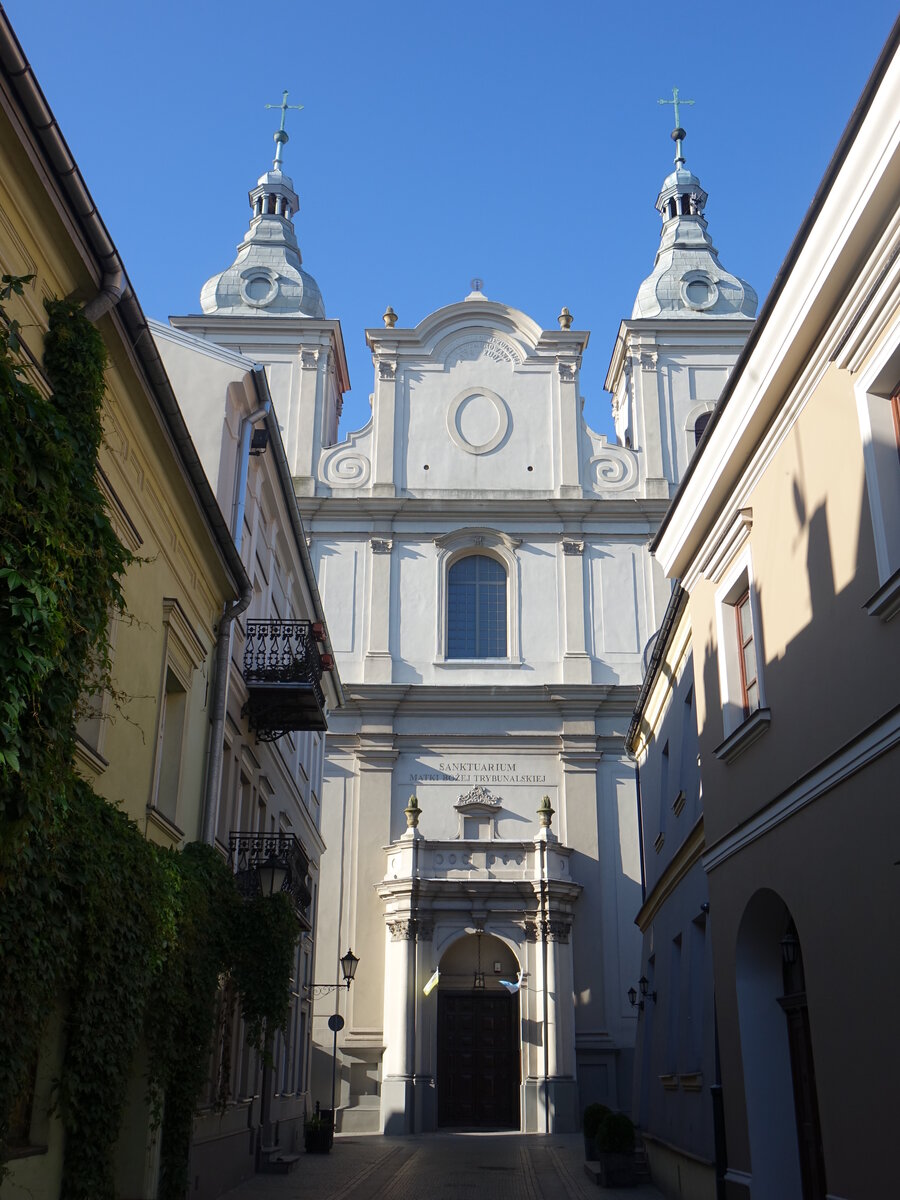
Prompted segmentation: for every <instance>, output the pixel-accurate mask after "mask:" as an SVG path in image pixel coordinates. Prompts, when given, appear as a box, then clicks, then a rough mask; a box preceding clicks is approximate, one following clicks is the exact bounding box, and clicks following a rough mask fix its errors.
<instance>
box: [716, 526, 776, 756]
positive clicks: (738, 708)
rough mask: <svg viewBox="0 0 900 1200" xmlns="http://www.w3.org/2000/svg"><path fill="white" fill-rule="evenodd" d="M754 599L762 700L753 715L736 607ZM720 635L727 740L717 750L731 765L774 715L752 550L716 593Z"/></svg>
mask: <svg viewBox="0 0 900 1200" xmlns="http://www.w3.org/2000/svg"><path fill="white" fill-rule="evenodd" d="M747 593H749V596H750V620H751V623H752V627H753V653H754V657H755V659H756V680H757V691H758V696H759V701H758V704H757V707H756V708H755V709H753V711H752V712H749V713H748V712H747V711H746V710H745V708H744V686H743V673H742V670H741V647H740V646H739V644H738V623H737V612H736V604H737V601H738V600H740V599H742V598H743V596H744V595H745V594H747ZM715 605H716V635H717V639H718V654H717V658H718V668H719V695H720V698H721V702H722V729H723V733H724V740H723V742H722V743H721V745H719V746H717V747H716V750H715V754H716V757H717V758H720V759H723V760H724V761H725V762H731V761H732V760H733V759H734V758H736V757H737V755H738V754H740V753H741V751H742V750H744V749H746V747H747V746H749V745H750V743H751V742H754V741H756V739H757V738H758V737H760V736H761V735H762V734H763V733H764V732H765V731H766V729H767V728H768V726H769V722H770V720H771V713H770V711H769V708H768V705H767V704H766V690H765V689H766V684H765V672H764V670H763V667H764V656H763V652H762V621H761V620H760V613H759V600H758V597H757V590H756V586H755V583H754V579H753V561H752V558H751V556H750V550H749V548H748V549H747V550H745V551H744V552H743V553H742V554H740V555H739V556H738V558H736V559H735V561H734V562H733V563H732V565H731V567H730V568H729V569H728V571H727V572H726V573H725V575H724V576H723V578H722V582H721V584H720V585H719V588H718V590H717V591H716V597H715Z"/></svg>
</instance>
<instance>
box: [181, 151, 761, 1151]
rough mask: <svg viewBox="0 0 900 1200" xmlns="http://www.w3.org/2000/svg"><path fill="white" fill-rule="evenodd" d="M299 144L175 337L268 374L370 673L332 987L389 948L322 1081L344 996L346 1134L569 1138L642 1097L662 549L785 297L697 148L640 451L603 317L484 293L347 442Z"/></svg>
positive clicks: (672, 188)
mask: <svg viewBox="0 0 900 1200" xmlns="http://www.w3.org/2000/svg"><path fill="white" fill-rule="evenodd" d="M676 133H680V135H681V137H683V136H684V135H683V131H678V130H676ZM285 136H286V135H283V134H280V135H276V140H278V139H279V138H280V139H281V140H280V141H279V147H278V158H277V159H276V164H275V169H274V170H272V171H269V172H267V173H266V174H264V175H263V176H262V177H261V179H260V180H259V183H258V185H257V186H256V188H254V189H253V191H252V192H251V193H250V202H251V210H252V217H251V221H250V227H249V230H248V232H247V234H246V235H245V238H244V241H243V243H242V244H241V246H240V247H239V251H238V256H237V259H236V261H235V262H234V264H233V265H232V266H231V267H229V268H228V269H227V270H226V271H224V272H223V273H222V274H220V275H218V276H215V277H214V278H213V279H211V280H210V281H209V282H208V283H207V284H206V286H205V287H204V288H203V292H202V298H201V307H202V314H201V315H197V316H191V317H180V318H173V324H175V325H176V326H177V327H178V328H180V329H184V330H186V331H189V332H190V333H193V334H195V335H198V336H200V337H205V338H210V339H213V340H215V341H217V342H219V343H221V344H223V345H226V346H229V347H231V348H232V349H238V350H240V352H241V353H243V354H245V355H247V356H249V357H250V358H252V359H254V360H256V361H257V362H260V363H263V364H265V366H266V369H267V374H268V379H269V386H270V390H271V393H272V397H273V402H274V405H275V409H276V412H277V415H278V419H279V422H280V424H281V426H282V428H283V431H284V441H285V446H286V449H287V455H288V460H289V463H290V468H291V472H292V475H293V478H294V485H295V490H296V494H297V497H298V502H299V505H300V510H301V513H302V517H303V522H304V525H305V528H306V531H307V535H308V537H309V539H310V553H311V557H312V560H313V563H314V565H315V568H316V572H317V576H318V583H319V588H320V591H321V594H322V598H323V603H324V607H325V612H326V615H327V620H328V629H329V633H330V636H331V642H332V645H333V647H334V650H335V653H336V657H337V661H338V664H339V669H340V675H341V679H342V682H343V687H344V693H345V699H346V705H345V707H344V708H343V709H342V710H341V711H340V712H337V713H333V714H332V715H331V717H330V720H329V733H328V736H327V758H326V768H325V780H324V785H323V795H322V800H321V818H320V828H321V833H322V835H323V838H324V841H325V845H326V847H327V849H326V851H325V854H324V855H323V857H322V861H321V875H320V883H319V888H320V891H319V898H318V912H319V928H318V931H317V939H316V953H317V961H316V964H315V976H316V979H315V982H330V981H333V980H337V979H339V978H340V972H339V968H338V959H339V957H340V955H341V954H342V953H343V952H344V951H345V950H346V949H347V948H348V947H351V948H352V949H353V951H354V952H355V953H356V954H357V955H358V956H359V959H360V963H359V968H358V971H357V975H356V979H355V982H354V984H353V986H352V988H351V989H350V990H349V991H345V990H340V991H336V992H332V993H331V994H330V996H329V997H328V998H326V999H324V1000H322V1001H319V1002H318V1003H317V1006H316V1013H315V1019H314V1024H313V1037H314V1041H315V1043H316V1047H317V1052H316V1053H314V1056H313V1063H312V1086H311V1091H312V1094H313V1096H314V1097H317V1098H319V1099H320V1100H321V1101H322V1103H323V1107H328V1105H329V1103H330V1095H331V1085H332V1074H331V1072H332V1049H333V1034H332V1032H331V1031H330V1030H329V1028H328V1026H327V1019H328V1017H329V1015H330V1014H331V1013H332V1012H337V1011H339V1012H340V1013H341V1015H342V1016H343V1018H344V1021H345V1024H344V1026H343V1028H342V1029H341V1031H340V1032H339V1033H338V1035H337V1038H336V1047H337V1108H338V1113H337V1127H338V1128H339V1129H343V1130H345V1131H349V1130H353V1131H365V1130H371V1131H375V1130H384V1131H385V1132H391V1133H408V1132H421V1131H428V1130H433V1129H435V1128H438V1127H466V1128H479V1127H484V1128H488V1127H489V1128H511V1129H521V1130H523V1131H528V1132H531V1131H535V1132H537V1131H551V1132H563V1131H571V1130H574V1129H576V1128H578V1127H579V1123H580V1113H581V1108H582V1107H583V1105H584V1104H586V1103H588V1102H590V1101H593V1100H600V1101H604V1102H606V1103H607V1104H609V1105H611V1106H613V1107H625V1108H627V1107H629V1106H630V1091H631V1075H632V1061H633V1045H634V1037H635V1010H634V1009H633V1008H632V1007H631V1006H630V1005H629V1003H628V999H627V995H626V993H627V990H628V988H629V986H631V985H632V984H633V983H635V982H636V980H637V977H638V975H639V974H640V946H641V941H640V934H639V932H638V930H637V928H636V927H635V924H634V918H635V914H636V912H637V910H638V908H639V907H640V904H641V900H642V878H643V871H642V864H641V861H640V854H639V848H638V847H639V838H638V804H637V794H636V778H635V769H634V765H633V764H632V763H631V762H630V761H629V760H628V758H627V757H626V755H625V750H624V745H623V738H624V734H625V731H626V730H627V728H628V724H629V720H630V717H631V713H632V710H633V708H634V704H635V701H636V698H637V695H638V691H639V686H640V682H641V678H642V672H643V655H644V651H645V648H646V646H647V644H648V642H649V641H650V639H651V638H652V636H653V634H654V632H655V631H656V629H657V628H658V626H659V624H660V621H661V619H662V616H663V613H664V611H665V608H666V603H667V600H668V595H669V585H668V583H667V581H665V580H664V579H663V577H662V573H661V572H660V571H659V569H658V568H657V567H656V565H655V563H654V562H653V560H652V559H651V557H650V555H649V552H648V544H649V542H650V539H651V537H652V536H653V534H654V532H655V531H656V528H657V526H658V523H659V521H660V519H661V517H662V515H663V513H664V511H665V509H666V506H667V504H668V502H669V498H670V496H671V495H672V494H673V492H674V489H675V486H676V485H677V483H678V480H679V479H680V477H681V475H682V474H683V472H684V470H685V467H686V465H687V462H688V460H689V458H690V456H691V453H692V451H693V448H694V446H695V444H696V441H697V439H698V438H699V434H700V433H701V432H702V428H703V424H704V421H705V418H706V415H707V414H708V413H709V412H710V411H711V410H712V407H713V405H714V403H715V400H716V398H717V396H718V394H719V392H720V390H721V388H722V385H723V384H724V381H725V378H726V375H727V373H728V371H729V369H730V367H731V364H732V363H733V362H734V360H735V358H736V357H737V355H738V353H739V351H740V349H741V347H742V345H743V343H744V341H745V340H746V338H747V336H748V333H749V331H750V329H751V327H752V317H753V315H754V313H755V309H756V295H755V293H754V292H753V291H752V289H751V288H750V287H749V286H748V285H747V284H745V283H743V282H742V281H741V280H739V279H737V278H736V277H735V276H733V275H731V274H729V273H728V272H727V271H725V270H724V269H723V267H722V266H721V264H720V263H719V260H718V257H717V254H716V251H715V249H714V247H713V245H712V242H711V240H710V237H709V234H708V232H707V225H706V220H705V218H704V216H703V209H704V205H705V202H706V194H705V193H704V191H703V189H702V188H701V186H700V183H699V181H698V179H697V178H696V176H695V175H693V174H692V173H691V172H690V171H688V170H687V169H686V168H685V164H684V158H683V155H682V152H681V140H680V138H679V139H677V140H676V161H675V170H674V171H673V172H672V174H670V175H669V176H668V178H667V179H666V180H665V182H664V184H663V187H662V190H661V191H660V194H659V197H658V199H657V208H658V209H659V212H660V214H661V217H662V235H661V241H660V246H659V250H658V253H657V257H656V264H655V267H654V270H653V272H652V274H651V275H650V276H649V277H648V278H647V279H646V280H645V281H644V283H643V284H642V285H641V287H640V289H639V292H638V296H637V300H636V302H635V305H634V311H633V314H632V317H631V319H630V320H627V321H623V322H622V324H621V326H620V329H619V331H618V336H617V338H616V339H615V346H614V351H613V354H612V361H611V364H610V368H609V374H608V376H607V387H608V389H609V390H610V391H611V392H612V395H613V411H614V416H615V428H616V435H617V436H616V441H615V442H610V441H608V440H607V439H606V438H605V437H604V436H602V435H601V434H598V433H596V432H595V431H594V430H592V429H591V428H590V427H589V425H588V424H587V423H586V421H585V418H584V398H583V396H582V394H581V390H580V385H579V373H580V367H581V362H582V356H583V354H585V353H586V352H587V348H588V339H589V334H588V333H587V332H584V331H582V330H578V329H576V328H574V327H573V321H572V319H571V317H570V315H569V314H568V312H567V310H565V309H564V310H563V311H562V313H561V314H560V316H559V318H558V319H557V321H556V322H555V323H554V327H552V328H544V327H542V326H541V325H540V324H538V323H537V322H536V321H535V320H534V319H533V318H532V317H530V316H528V315H527V314H525V313H523V312H520V311H519V310H517V309H515V308H513V307H510V306H509V305H507V304H504V303H499V302H497V301H495V300H491V299H489V298H488V297H487V296H485V295H484V294H483V292H482V290H481V285H480V282H479V281H473V286H472V290H471V292H470V293H469V295H467V296H466V297H465V298H464V299H460V300H459V301H458V302H456V303H452V304H448V305H447V306H446V307H444V308H441V309H439V310H438V311H437V312H434V313H430V314H427V315H423V317H422V319H421V320H420V321H419V323H418V324H416V325H415V326H412V327H401V326H400V325H399V324H398V323H397V319H396V317H395V315H394V313H393V311H392V310H390V309H389V310H388V311H387V312H386V313H385V317H384V327H380V328H377V329H369V330H367V331H366V340H367V342H368V345H369V346H370V348H371V351H372V358H373V363H374V390H373V393H372V396H371V406H372V416H371V420H370V421H369V422H368V424H367V425H365V426H364V428H362V429H360V430H356V431H353V432H350V433H349V434H347V435H346V436H343V437H342V436H341V434H340V433H339V432H338V422H339V418H340V414H341V398H342V394H343V392H344V391H345V390H346V389H347V388H348V386H349V382H348V376H347V367H346V361H345V357H344V349H343V342H342V335H341V329H340V325H339V323H338V322H337V321H336V320H333V319H332V320H329V319H327V318H326V317H325V310H324V305H323V301H322V296H321V293H320V291H319V288H318V286H317V284H316V282H315V281H314V280H313V279H312V277H311V276H310V275H309V274H307V273H306V271H305V270H304V268H303V267H302V265H301V261H302V260H301V256H300V251H299V247H298V244H297V240H296V236H295V232H294V227H293V217H294V214H295V213H296V212H297V208H298V200H297V196H296V194H295V192H294V189H293V185H292V183H291V180H290V179H289V178H287V176H285V175H284V174H283V172H282V169H281V150H282V145H283V142H284V140H285ZM674 136H675V135H674V134H673V137H674ZM610 340H612V339H610ZM335 997H336V1000H335Z"/></svg>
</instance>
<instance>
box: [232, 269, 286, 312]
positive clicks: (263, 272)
mask: <svg viewBox="0 0 900 1200" xmlns="http://www.w3.org/2000/svg"><path fill="white" fill-rule="evenodd" d="M258 279H262V280H264V281H265V282H266V283H267V284H268V285H269V289H268V291H267V292H266V294H265V296H263V297H261V298H260V297H256V296H251V295H250V293H249V291H248V290H247V289H248V288H249V286H250V284H251V283H254V282H256V280H258ZM239 290H240V293H241V299H242V300H243V301H244V303H245V304H249V305H250V307H251V308H267V307H268V306H269V305H270V304H271V303H272V301H273V300H274V299H275V297H276V296H277V295H278V276H277V275H276V273H275V272H274V271H272V270H270V269H269V268H268V267H251V268H250V269H249V270H248V271H245V272H244V273H243V274H242V275H241V282H240V286H239Z"/></svg>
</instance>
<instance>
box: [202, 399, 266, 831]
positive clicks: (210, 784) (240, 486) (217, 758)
mask: <svg viewBox="0 0 900 1200" xmlns="http://www.w3.org/2000/svg"><path fill="white" fill-rule="evenodd" d="M270 407H271V405H270V402H269V401H266V403H265V404H263V405H262V406H261V407H260V408H257V409H256V410H255V411H254V412H252V413H250V415H249V416H246V417H244V419H243V420H242V421H241V443H240V449H239V451H238V478H237V487H236V489H235V496H234V510H233V514H232V524H231V536H232V538H233V539H234V545H235V548H236V550H237V552H238V555H240V552H241V541H242V540H243V533H244V509H245V507H246V504H247V476H248V474H249V470H250V437H251V435H252V433H253V426H254V425H255V424H257V423H258V422H259V421H261V420H263V418H264V417H265V416H266V415H267V414H268V412H269V408H270ZM252 599H253V584H252V582H250V580H248V581H247V583H246V585H245V586H244V587H243V588H242V589H241V598H240V599H239V600H236V601H235V602H234V603H233V604H229V605H227V606H226V608H225V611H224V612H223V613H222V616H221V619H220V620H219V631H218V634H217V637H216V681H215V689H214V692H213V711H212V728H211V729H210V733H209V768H208V770H207V773H206V795H205V796H204V798H203V826H202V829H201V831H200V840H201V841H202V842H204V843H205V844H206V845H207V846H214V845H215V841H216V827H217V825H218V823H219V798H220V792H221V790H222V743H223V740H224V737H225V714H226V712H227V709H228V677H229V670H228V664H229V662H230V660H231V635H232V630H233V627H234V619H235V617H238V616H240V614H241V613H242V612H245V611H246V609H248V608H249V607H250V601H251V600H252Z"/></svg>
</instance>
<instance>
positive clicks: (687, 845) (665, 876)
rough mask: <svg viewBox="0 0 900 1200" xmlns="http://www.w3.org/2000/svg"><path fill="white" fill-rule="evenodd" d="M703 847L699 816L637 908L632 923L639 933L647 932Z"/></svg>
mask: <svg viewBox="0 0 900 1200" xmlns="http://www.w3.org/2000/svg"><path fill="white" fill-rule="evenodd" d="M705 849H706V841H705V837H704V833H703V817H702V816H701V817H700V818H699V819H698V821H697V823H696V825H695V826H694V827H693V829H692V830H691V831H690V833H689V834H688V835H687V837H686V838H685V839H684V841H683V842H682V843H681V845H680V846H679V848H678V849H677V850H676V851H675V853H674V855H673V856H672V859H671V861H670V862H669V864H668V866H667V867H666V869H665V870H664V871H663V873H662V875H660V877H659V879H658V880H657V883H656V886H655V887H654V888H653V889H652V890H651V891H650V893H649V895H648V896H647V899H646V900H645V901H644V903H643V904H642V905H641V907H640V908H639V909H638V914H637V916H636V917H635V918H634V923H635V925H637V927H638V929H640V931H641V933H646V932H647V930H648V928H649V927H650V925H651V923H652V922H653V921H654V920H655V918H656V915H657V913H658V912H659V910H660V909H661V908H662V906H663V905H664V904H665V903H666V901H667V900H669V899H670V897H671V896H672V894H673V893H674V891H675V890H676V888H677V887H678V885H679V884H680V883H681V881H682V880H683V879H684V878H685V876H686V875H687V874H688V872H689V871H690V870H691V868H692V867H694V866H695V865H696V864H697V863H698V862H700V861H701V859H702V857H703V851H704V850H705Z"/></svg>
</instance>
